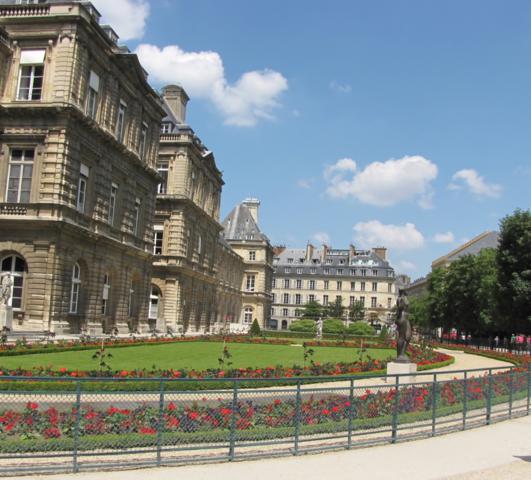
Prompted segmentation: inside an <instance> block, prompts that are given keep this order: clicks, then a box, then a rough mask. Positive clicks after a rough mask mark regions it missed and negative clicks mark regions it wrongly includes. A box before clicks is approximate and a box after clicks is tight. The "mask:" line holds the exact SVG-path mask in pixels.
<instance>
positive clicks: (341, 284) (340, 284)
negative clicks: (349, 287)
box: [336, 282, 343, 290]
mask: <svg viewBox="0 0 531 480" xmlns="http://www.w3.org/2000/svg"><path fill="white" fill-rule="evenodd" d="M336 286H337V290H343V282H336Z"/></svg>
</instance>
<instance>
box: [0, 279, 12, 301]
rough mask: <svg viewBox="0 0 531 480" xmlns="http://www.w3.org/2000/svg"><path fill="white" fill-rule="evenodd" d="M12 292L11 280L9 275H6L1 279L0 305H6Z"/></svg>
mask: <svg viewBox="0 0 531 480" xmlns="http://www.w3.org/2000/svg"><path fill="white" fill-rule="evenodd" d="M12 292H13V279H12V278H11V274H10V273H8V274H7V275H4V276H3V277H2V283H1V284H0V305H7V304H8V302H9V299H10V298H11V295H12Z"/></svg>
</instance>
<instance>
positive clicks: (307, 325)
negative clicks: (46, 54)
mask: <svg viewBox="0 0 531 480" xmlns="http://www.w3.org/2000/svg"><path fill="white" fill-rule="evenodd" d="M289 329H290V331H292V332H310V333H315V332H316V330H317V325H316V324H315V320H312V319H303V320H295V321H294V322H291V323H290V325H289Z"/></svg>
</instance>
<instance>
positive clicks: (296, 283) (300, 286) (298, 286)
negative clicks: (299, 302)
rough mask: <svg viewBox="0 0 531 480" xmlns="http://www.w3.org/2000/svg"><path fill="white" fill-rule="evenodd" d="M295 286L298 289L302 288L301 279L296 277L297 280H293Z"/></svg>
mask: <svg viewBox="0 0 531 480" xmlns="http://www.w3.org/2000/svg"><path fill="white" fill-rule="evenodd" d="M295 287H296V288H297V289H298V290H300V289H301V288H302V280H300V279H297V280H296V281H295Z"/></svg>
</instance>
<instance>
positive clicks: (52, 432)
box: [43, 427, 61, 438]
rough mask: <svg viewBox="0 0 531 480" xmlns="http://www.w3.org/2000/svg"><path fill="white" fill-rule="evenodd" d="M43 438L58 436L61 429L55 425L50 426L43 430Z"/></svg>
mask: <svg viewBox="0 0 531 480" xmlns="http://www.w3.org/2000/svg"><path fill="white" fill-rule="evenodd" d="M43 435H44V438H59V437H60V436H61V430H59V429H58V428H57V427H50V428H47V429H46V430H44V432H43Z"/></svg>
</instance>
